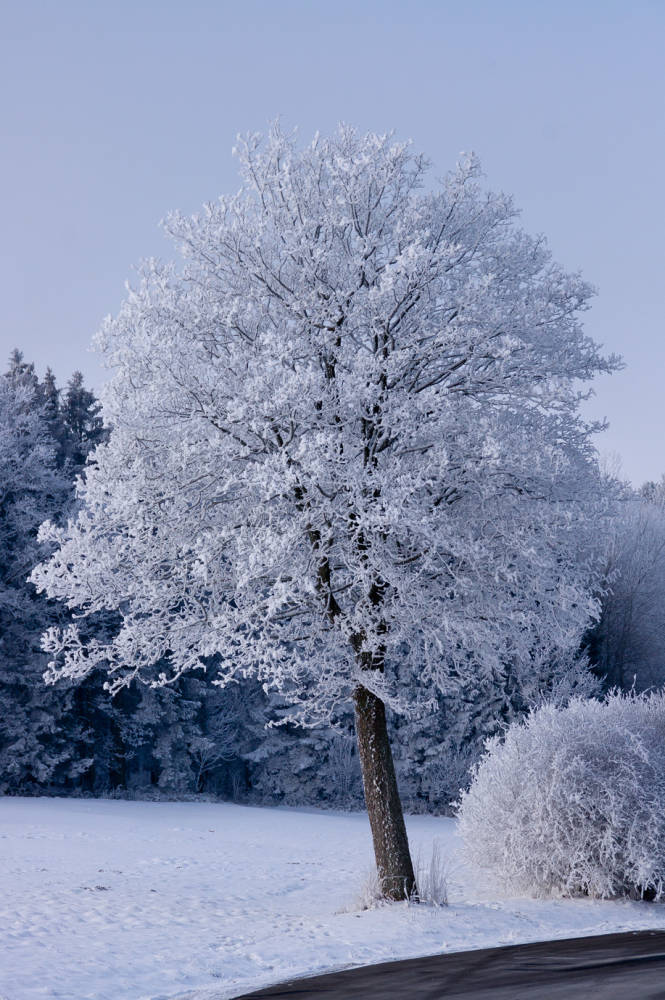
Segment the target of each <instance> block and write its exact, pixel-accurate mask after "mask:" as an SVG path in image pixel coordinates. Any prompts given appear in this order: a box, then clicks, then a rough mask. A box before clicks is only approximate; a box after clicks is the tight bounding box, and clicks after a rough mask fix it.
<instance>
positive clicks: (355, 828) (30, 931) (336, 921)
mask: <svg viewBox="0 0 665 1000" xmlns="http://www.w3.org/2000/svg"><path fill="white" fill-rule="evenodd" d="M407 826H408V831H409V838H410V841H411V846H412V850H413V852H414V854H417V853H418V850H419V849H421V850H422V852H423V854H426V853H427V851H429V850H431V845H432V842H433V841H434V839H435V838H438V839H439V841H440V844H441V847H442V850H443V852H444V853H445V854H446V855H447V856H448V858H449V865H450V872H451V875H450V880H451V885H450V905H449V906H448V907H446V908H441V909H434V908H432V907H426V906H407V905H406V904H392V905H389V906H383V907H380V908H378V909H374V910H365V911H359V910H357V909H349V907H352V905H353V902H354V899H355V898H356V897H357V896H358V894H359V892H360V888H361V886H362V883H363V881H364V879H365V877H366V875H367V873H368V871H369V869H370V867H371V856H372V852H371V840H370V834H369V827H368V822H367V817H366V815H365V814H361V813H358V814H340V813H330V812H323V811H315V810H296V809H267V808H266V809H262V808H248V807H244V806H238V805H231V804H226V803H224V804H218V803H205V802H201V803H199V802H186V803H166V802H124V801H113V800H81V799H78V800H77V799H20V798H3V799H0V851H1V857H2V874H1V875H0V1000H45V998H56V997H57V998H66V1000H93V998H94V1000H166V998H178V1000H227V998H230V997H235V996H237V995H238V994H241V993H243V992H246V991H249V990H252V989H257V988H259V987H261V986H265V985H268V984H270V983H276V982H279V981H281V980H284V979H290V978H294V977H296V976H304V975H307V974H314V973H320V972H324V971H331V970H334V969H341V968H348V967H351V966H358V965H365V964H369V963H373V962H384V961H390V960H393V959H401V958H411V957H414V956H418V955H429V954H436V953H443V952H453V951H462V950H465V949H470V948H484V947H491V946H495V945H503V944H516V943H519V942H526V941H538V940H546V939H550V938H562V937H576V936H583V935H587V934H603V933H608V932H611V931H622V930H633V929H643V928H662V929H665V906H663V905H656V904H649V903H641V902H628V901H620V902H610V901H608V902H599V901H593V900H588V899H575V900H560V899H550V900H536V899H527V898H507V897H499V896H498V895H497V894H496V892H495V893H492V892H491V891H490V890H489V889H488V888H487V887H486V886H484V885H483V884H482V883H481V884H480V885H479V884H478V878H477V877H476V878H475V879H474V878H473V876H472V875H471V874H469V872H468V871H467V870H466V869H465V868H464V867H463V866H462V865H461V863H460V862H459V860H458V859H457V851H458V846H459V843H458V840H457V835H456V830H455V823H454V821H453V820H450V819H444V818H440V817H432V816H412V817H408V818H407Z"/></svg>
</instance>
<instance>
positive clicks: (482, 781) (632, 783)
mask: <svg viewBox="0 0 665 1000" xmlns="http://www.w3.org/2000/svg"><path fill="white" fill-rule="evenodd" d="M664 750H665V694H664V693H660V694H652V695H650V696H637V695H632V694H631V695H623V694H612V695H610V696H609V697H608V699H607V700H606V701H604V702H600V701H593V700H590V701H585V700H582V699H574V700H573V701H571V703H570V704H569V705H568V706H566V707H557V706H554V705H545V706H543V707H542V708H539V709H537V710H535V711H533V712H531V714H530V715H529V716H527V718H526V719H525V720H524V721H523V722H521V723H516V724H513V725H512V726H510V728H509V729H508V730H507V732H506V734H505V738H504V739H503V741H501V740H499V739H498V738H497V739H494V740H492V741H490V742H489V743H488V747H487V752H486V754H485V756H484V757H483V759H482V760H481V762H480V763H479V765H478V766H477V767H476V768H475V771H474V779H473V782H472V784H471V787H470V789H469V791H468V792H464V793H462V796H461V799H460V804H459V821H460V832H461V835H462V838H463V842H464V851H465V855H466V857H467V859H468V860H469V861H471V862H472V863H474V864H476V865H477V866H479V867H481V868H483V869H485V870H486V871H487V872H488V873H489V874H490V876H492V877H494V879H495V880H497V881H499V882H501V883H503V885H504V886H505V887H506V888H508V889H510V890H511V891H516V892H529V893H535V894H537V895H545V894H551V893H555V894H557V893H561V894H563V895H576V894H588V895H590V896H597V897H605V898H606V897H612V896H621V895H629V896H632V897H646V898H655V899H659V900H660V899H663V898H665V753H664Z"/></svg>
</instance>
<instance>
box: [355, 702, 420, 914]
mask: <svg viewBox="0 0 665 1000" xmlns="http://www.w3.org/2000/svg"><path fill="white" fill-rule="evenodd" d="M353 701H354V708H355V721H356V735H357V739H358V754H359V756H360V767H361V770H362V776H363V787H364V790H365V803H366V805H367V813H368V815H369V823H370V827H371V829H372V839H373V841H374V854H375V857H376V868H377V873H378V876H379V883H380V885H381V891H382V893H383V895H384V896H385V898H386V899H394V900H399V899H409V898H411V897H415V894H416V880H415V877H414V874H413V863H412V861H411V854H410V851H409V841H408V839H407V836H406V826H405V823H404V814H403V812H402V803H401V802H400V798H399V792H398V790H397V778H396V776H395V765H394V763H393V755H392V752H391V749H390V742H389V740H388V729H387V726H386V708H385V705H384V704H383V702H382V701H381V699H380V698H377V697H376V695H374V694H372V692H371V691H368V690H367V688H366V687H363V686H362V685H360V684H359V685H358V687H357V688H356V689H355V691H354V695H353Z"/></svg>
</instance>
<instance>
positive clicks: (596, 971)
mask: <svg viewBox="0 0 665 1000" xmlns="http://www.w3.org/2000/svg"><path fill="white" fill-rule="evenodd" d="M250 997H251V998H252V1000H254V998H256V1000H258V998H260V997H261V998H264V1000H287V998H291V1000H293V998H297V1000H319V998H324V997H325V998H326V1000H361V998H362V1000H455V998H457V997H464V998H465V1000H563V998H566V1000H665V931H634V932H629V933H627V934H605V935H603V936H602V937H587V938H570V939H568V940H564V941H543V942H538V943H537V944H523V945H516V946H514V947H510V948H486V949H483V950H480V951H464V952H457V953H455V954H453V955H432V956H430V957H428V958H412V959H409V960H407V961H405V962H385V963H383V964H381V965H368V966H365V967H364V968H361V969H347V970H345V971H344V972H333V973H331V974H330V975H326V976H314V977H312V978H309V979H294V980H291V981H290V982H287V983H281V984H279V985H278V986H271V987H268V988H267V989H263V990H258V991H256V992H255V993H246V994H244V995H243V996H242V997H237V998H236V1000H249V998H250Z"/></svg>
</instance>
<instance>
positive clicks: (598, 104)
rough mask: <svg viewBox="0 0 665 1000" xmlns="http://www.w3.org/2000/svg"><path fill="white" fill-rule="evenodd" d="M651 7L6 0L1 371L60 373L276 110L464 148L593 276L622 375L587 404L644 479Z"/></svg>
mask: <svg viewBox="0 0 665 1000" xmlns="http://www.w3.org/2000/svg"><path fill="white" fill-rule="evenodd" d="M664 51H665V0H657V2H656V0H652V2H648V0H634V2H629V0H625V2H612V0H578V2H577V3H573V2H568V0H561V2H556V3H555V2H547V3H544V2H541V3H539V2H537V0H496V2H490V0H485V2H482V0H468V2H463V0H459V2H457V3H452V2H449V0H439V2H433V0H384V2H378V0H357V2H356V3H350V2H347V0H336V2H333V3H330V2H326V3H320V2H317V0H310V2H305V0H299V2H298V0H279V2H267V0H246V2H244V3H236V2H225V0H218V2H215V3H214V2H204V0H191V2H188V3H185V2H175V0H161V2H157V0H152V2H150V0H133V2H128V0H114V2H111V0H106V2H100V0H88V2H75V0H54V2H46V0H43V2H31V0H23V2H20V3H19V2H17V0H14V2H10V0H4V3H3V4H2V6H1V21H0V116H1V117H0V123H1V124H0V128H1V136H2V150H3V155H2V158H1V160H0V176H1V180H2V183H1V185H0V191H1V193H2V195H1V197H2V206H1V209H2V236H3V239H2V250H1V253H2V261H1V267H0V282H1V285H2V287H1V288H0V302H1V303H2V307H1V308H2V323H1V325H0V362H1V363H2V364H4V360H3V359H4V357H6V356H7V355H8V354H9V352H10V350H11V348H12V347H14V346H15V345H17V346H19V347H21V348H22V349H23V350H24V352H25V354H26V356H27V358H28V359H32V360H35V361H36V363H37V367H38V369H39V370H40V371H43V369H44V368H45V366H46V365H47V364H50V365H51V366H52V367H53V368H54V369H55V371H56V375H57V376H58V378H59V381H60V382H64V381H65V380H66V378H67V377H68V375H69V374H70V373H71V371H72V370H73V369H74V368H77V367H78V368H81V369H82V370H83V371H84V373H85V374H86V376H87V378H88V380H89V381H90V382H91V383H92V384H94V385H99V384H100V383H101V381H102V379H103V377H104V376H103V373H102V372H101V371H100V369H99V366H98V364H97V362H96V359H95V358H94V357H93V356H91V355H90V354H89V353H87V349H88V346H89V343H90V339H91V337H92V335H93V333H94V332H95V330H96V329H97V327H98V324H99V322H100V320H101V318H102V317H103V316H104V315H105V314H106V313H108V312H115V311H116V310H117V308H118V306H119V304H120V301H121V299H122V297H123V292H124V281H125V279H126V278H131V273H132V266H133V265H134V264H135V263H136V262H137V261H138V260H139V259H140V258H141V257H143V256H150V255H153V254H155V255H161V256H169V255H170V254H171V250H170V248H169V246H168V244H167V243H166V242H165V241H164V240H163V238H162V236H161V233H160V231H159V229H158V226H157V223H158V221H159V219H160V218H162V217H163V216H164V215H165V214H166V212H167V211H168V210H169V209H172V208H179V209H181V210H184V211H194V210H196V209H197V208H198V207H199V205H200V204H201V203H202V202H204V201H206V200H210V199H212V198H215V197H216V196H217V195H218V194H220V193H222V192H228V191H232V190H235V189H236V188H237V185H238V182H237V174H236V165H235V162H234V160H233V158H232V156H231V147H232V145H233V142H234V139H235V135H236V133H237V132H238V131H246V130H261V129H263V128H264V127H265V125H266V123H267V122H268V121H269V120H270V119H272V118H273V117H274V116H275V115H277V114H280V115H282V116H283V119H284V121H285V123H286V124H288V125H298V126H299V127H300V129H301V132H302V134H303V136H304V137H306V138H309V137H310V135H311V133H313V132H314V131H315V130H317V129H318V130H320V131H328V130H330V129H332V128H333V127H334V126H335V124H336V123H337V122H338V121H339V120H345V121H348V122H351V123H353V124H356V125H358V126H359V127H361V128H363V129H372V130H378V131H385V130H388V129H391V128H394V129H396V130H397V133H398V135H399V136H400V137H401V138H412V139H413V140H414V142H415V145H416V147H417V148H418V149H419V150H422V151H424V152H425V153H426V154H427V155H428V157H429V158H430V159H431V160H432V161H433V163H434V165H435V171H434V172H435V173H439V174H441V173H443V172H445V171H446V170H447V169H448V168H450V167H451V166H452V165H453V164H454V162H455V159H456V157H457V155H458V153H459V152H460V151H461V150H475V151H476V152H477V153H478V154H479V155H480V157H481V160H482V163H483V166H484V169H485V172H486V174H487V178H488V182H489V183H490V184H491V186H493V187H497V188H502V189H504V190H506V191H509V192H510V193H512V194H513V195H514V196H515V198H516V201H517V203H518V204H519V205H520V206H521V208H522V210H523V223H524V225H525V227H526V228H527V229H529V230H530V231H532V232H544V233H545V234H546V235H547V236H548V238H549V241H550V244H551V246H552V249H553V251H554V253H555V256H556V257H557V259H558V260H559V261H560V262H561V263H562V264H564V265H565V266H566V267H567V268H569V269H571V270H574V269H578V268H579V269H581V270H582V272H583V273H584V275H585V277H586V278H587V279H588V280H590V281H592V282H593V283H594V284H595V285H596V286H597V287H598V290H599V295H598V298H597V299H596V301H595V304H594V307H593V309H592V311H591V312H590V313H589V314H588V318H587V329H588V331H589V332H590V333H591V334H592V335H593V336H594V337H595V338H596V339H598V340H601V341H602V342H603V343H604V344H605V345H606V347H607V349H608V350H611V351H619V352H620V353H622V354H623V355H624V357H625V360H626V362H627V365H628V367H627V368H626V370H625V371H624V372H622V373H620V374H618V375H614V376H612V378H611V379H610V378H606V379H604V380H601V381H600V382H599V384H598V386H597V398H596V400H595V401H594V403H593V405H592V407H591V412H593V413H594V415H597V416H607V417H608V418H609V419H610V421H611V425H612V426H611V429H610V431H608V432H607V433H606V434H605V435H604V436H603V439H602V440H599V447H600V449H601V451H607V452H617V453H619V454H620V455H621V459H622V463H623V470H624V474H625V475H626V476H628V477H630V478H631V479H633V481H635V482H637V483H639V482H641V481H642V480H644V479H646V478H656V477H659V476H660V474H661V473H662V472H665V445H664V444H663V440H664V437H665V434H664V429H665V337H664V333H665V329H664V324H665V321H664V317H665V281H664V280H663V231H664V229H665V201H664V197H663V173H664V171H663V166H664V160H665V60H664V58H663V52H664Z"/></svg>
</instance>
